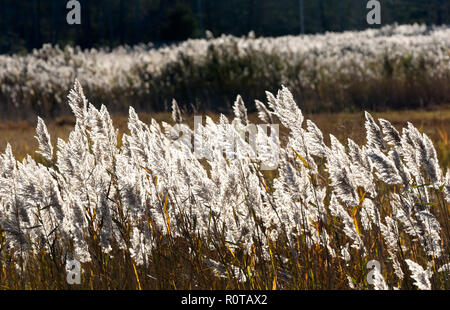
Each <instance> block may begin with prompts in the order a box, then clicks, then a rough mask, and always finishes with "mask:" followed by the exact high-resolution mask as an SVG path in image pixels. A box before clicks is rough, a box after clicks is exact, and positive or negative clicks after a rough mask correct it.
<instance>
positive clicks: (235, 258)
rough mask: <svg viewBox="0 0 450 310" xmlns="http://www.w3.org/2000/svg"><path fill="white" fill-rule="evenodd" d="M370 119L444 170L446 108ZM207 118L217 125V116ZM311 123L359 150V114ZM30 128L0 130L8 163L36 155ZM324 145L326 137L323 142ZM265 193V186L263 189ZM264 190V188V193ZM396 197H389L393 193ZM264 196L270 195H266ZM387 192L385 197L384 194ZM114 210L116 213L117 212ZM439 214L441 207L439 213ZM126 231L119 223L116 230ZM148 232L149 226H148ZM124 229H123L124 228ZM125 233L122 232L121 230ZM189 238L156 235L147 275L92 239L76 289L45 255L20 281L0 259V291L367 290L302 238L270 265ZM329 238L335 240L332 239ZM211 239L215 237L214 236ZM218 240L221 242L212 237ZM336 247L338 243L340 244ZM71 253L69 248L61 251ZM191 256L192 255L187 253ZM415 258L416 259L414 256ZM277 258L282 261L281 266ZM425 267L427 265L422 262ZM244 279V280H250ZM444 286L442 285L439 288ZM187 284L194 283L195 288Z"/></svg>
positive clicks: (54, 131)
mask: <svg viewBox="0 0 450 310" xmlns="http://www.w3.org/2000/svg"><path fill="white" fill-rule="evenodd" d="M373 116H374V117H376V118H385V119H388V120H390V121H391V122H392V123H393V124H394V125H395V126H397V128H398V129H400V127H401V126H404V125H405V124H406V122H407V121H410V122H412V123H413V124H414V125H415V126H416V127H417V128H419V129H420V130H421V131H422V132H425V133H427V134H428V135H429V136H430V138H431V139H432V140H433V142H434V143H435V145H436V147H437V150H438V153H439V154H438V156H439V160H440V163H441V164H442V165H444V166H445V167H444V168H447V167H448V166H449V162H450V145H449V140H448V136H449V134H450V108H444V109H442V110H440V111H433V112H429V111H428V112H427V111H402V112H390V113H373ZM151 117H153V118H155V119H156V120H158V121H167V122H170V114H168V113H161V114H156V115H150V114H141V115H140V118H141V120H143V121H144V122H148V121H149V120H150V118H151ZM211 117H212V118H213V119H215V120H217V118H218V115H214V114H212V115H211ZM306 117H307V118H310V119H312V120H313V121H314V122H316V124H317V125H318V126H319V128H321V129H322V131H323V133H324V135H325V136H328V134H329V133H333V134H334V135H335V136H336V137H337V138H338V139H340V140H341V141H342V142H345V140H344V139H346V138H352V139H354V140H355V141H356V142H357V143H360V144H362V143H364V139H365V130H364V114H363V113H362V112H360V113H354V114H349V113H338V114H314V115H306ZM250 119H251V121H252V122H254V123H258V121H257V117H256V115H255V114H252V115H250ZM113 120H114V124H115V126H117V127H118V128H119V129H120V131H121V132H122V133H123V132H126V131H127V129H126V124H127V118H126V117H125V116H116V117H114V118H113ZM46 122H47V124H48V129H49V132H50V134H51V135H52V139H53V141H56V138H57V137H60V138H63V139H66V138H67V136H68V134H69V132H70V130H71V129H72V128H73V122H74V120H73V119H70V118H59V119H56V120H53V121H47V120H46ZM186 123H187V124H189V125H192V124H193V119H192V117H190V118H188V119H187V120H186ZM34 127H35V124H34V123H31V122H15V123H12V122H10V123H5V122H4V123H2V124H1V125H0V148H2V149H4V147H5V146H6V143H7V142H8V141H9V142H10V143H11V145H12V147H13V152H14V155H15V156H17V157H18V158H19V159H20V158H23V157H24V156H25V155H26V154H27V153H32V152H33V151H34V150H36V148H37V142H36V141H35V139H34V138H33V136H34ZM327 139H328V137H327ZM269 187H270V184H269ZM266 188H267V187H266ZM389 190H390V189H389V188H387V187H386V188H384V189H383V188H381V191H380V193H381V194H380V195H381V196H380V201H379V204H380V206H381V209H380V212H381V215H382V216H385V215H386V214H389V213H390V212H391V210H390V204H389V201H388V198H387V197H388V195H385V194H386V193H388V192H389ZM394 190H395V189H394ZM268 191H270V190H269V189H268ZM384 192H386V193H384ZM169 199H171V197H169V196H162V197H161V202H162V203H163V204H164V205H165V206H166V205H167V203H168V200H169ZM117 207H118V208H119V207H120V205H118V206H117ZM444 209H445V203H444V205H443V206H442V210H444ZM436 212H438V213H439V214H440V217H439V221H440V222H441V223H442V221H444V222H445V220H446V218H445V216H444V215H443V214H444V213H445V212H444V213H442V212H443V211H442V212H441V210H440V209H439V210H438V211H436ZM352 217H353V220H354V221H355V224H356V226H357V227H359V224H358V221H360V220H359V219H358V218H357V209H355V210H354V212H353V213H352ZM119 224H121V225H125V223H119ZM335 224H336V223H334V224H333V225H331V226H330V232H331V234H330V236H332V238H333V239H334V238H337V239H336V242H339V241H340V239H339V238H342V237H339V236H338V234H337V232H335V231H334V230H335V228H333V227H334V225H335ZM148 225H149V226H151V222H149V223H148ZM123 227H125V226H123ZM124 230H126V229H124ZM185 233H186V234H187V235H188V237H189V238H173V237H171V236H170V234H169V235H168V236H167V235H165V236H163V235H160V234H159V233H158V232H157V231H154V234H155V239H156V246H155V247H154V249H153V252H152V255H151V256H152V261H151V263H150V265H149V266H148V267H147V268H143V267H137V266H136V265H135V264H134V263H133V261H132V260H131V258H130V256H129V253H127V252H126V251H124V250H119V249H117V247H116V246H115V245H114V244H113V248H114V251H113V252H112V254H113V256H110V255H109V254H104V253H102V251H101V250H99V244H98V240H97V239H98V238H95V232H93V234H94V238H92V239H90V240H89V247H90V248H91V249H92V251H94V252H95V253H96V255H95V257H94V259H93V260H92V261H91V262H89V263H86V264H83V266H82V268H83V273H82V284H81V285H73V286H71V285H69V284H67V282H66V273H65V269H64V268H65V266H64V265H63V262H62V260H61V259H62V255H60V254H61V253H59V252H57V253H55V254H56V255H54V256H53V255H50V254H49V253H45V252H42V253H37V254H33V259H31V260H29V261H28V262H26V263H25V264H26V266H27V272H25V273H24V274H22V275H21V273H20V270H17V268H16V262H14V261H10V260H11V256H10V255H9V254H8V253H6V252H4V253H2V256H1V259H0V287H1V288H6V289H198V288H202V289H277V288H279V287H284V288H290V289H342V288H347V287H348V286H347V283H348V279H347V278H346V276H348V277H351V278H352V279H353V281H354V282H355V283H360V284H361V285H362V286H363V288H367V287H368V285H367V283H366V278H365V275H366V273H367V270H366V269H365V268H366V267H365V266H366V264H367V261H366V259H367V258H364V257H362V256H361V255H358V253H356V254H355V255H352V257H353V259H352V262H351V264H342V263H341V262H339V261H337V260H336V261H335V260H333V259H330V257H328V255H327V253H326V251H324V249H323V248H320V247H313V248H311V249H308V248H305V240H304V236H303V235H299V236H298V238H297V244H292V245H291V244H288V243H287V242H286V240H284V239H283V237H280V238H281V240H279V241H278V242H277V243H276V244H275V243H272V242H270V249H269V251H270V261H269V262H261V261H259V262H258V261H257V260H255V257H258V251H259V250H260V249H258V246H255V248H254V253H251V254H244V253H243V252H242V251H240V250H239V249H238V250H234V251H232V250H231V249H230V248H228V246H227V243H226V242H224V240H218V241H219V242H218V246H217V249H216V251H212V250H210V249H209V248H208V247H207V246H205V244H206V243H207V242H208V240H202V239H201V238H198V237H197V236H196V235H195V233H193V232H192V231H189V230H188V229H187V230H186V231H185ZM335 233H336V235H335ZM216 237H217V236H216ZM218 238H220V236H219V237H218ZM363 238H364V242H365V243H366V244H370V245H371V248H370V252H371V253H372V255H374V257H378V258H380V259H381V261H382V262H384V260H385V259H386V254H385V253H383V251H384V249H383V245H382V241H381V239H380V238H379V235H377V234H376V232H375V233H374V232H371V233H370V234H369V235H365V236H363ZM2 240H4V235H3V234H2V232H1V231H0V245H1V244H2ZM341 241H342V240H341ZM443 242H444V243H447V242H448V236H447V237H446V238H444V240H443ZM68 246H70V245H68ZM291 246H292V247H294V248H295V249H296V250H297V251H298V253H299V256H298V257H293V256H292V248H291ZM411 246H413V247H414V249H415V250H414V251H413V252H414V253H415V254H414V257H413V258H414V260H415V261H423V260H424V255H423V253H420V251H419V249H418V248H417V249H416V248H415V245H414V244H411ZM189 249H191V251H189ZM416 251H417V252H416ZM204 257H208V258H211V259H214V260H216V261H223V262H226V264H227V265H228V266H231V265H232V266H238V267H239V268H240V269H241V270H250V268H251V269H253V270H256V273H255V274H254V275H252V276H249V279H250V280H249V281H247V282H246V283H239V282H237V280H236V279H235V278H234V277H233V276H229V277H228V278H218V277H214V275H213V274H212V272H211V271H210V270H209V268H208V266H207V265H206V264H205V262H204V260H203V258H204ZM281 257H286V258H289V259H288V262H287V263H286V262H284V261H283V260H282V259H281ZM425 259H426V258H425ZM280 267H283V268H284V270H287V271H288V273H289V275H287V276H285V275H284V274H283V273H279V272H277V270H278V269H279V268H280ZM392 272H393V271H392V270H391V268H388V269H386V271H385V273H386V274H392ZM249 274H250V273H249ZM434 281H435V283H434V284H433V285H434V287H435V288H446V287H448V284H445V283H443V282H442V279H435V280H434ZM444 281H445V280H444ZM193 283H196V284H195V285H194V284H193ZM390 285H401V288H406V289H411V288H413V285H412V282H411V280H410V279H409V280H405V281H404V282H402V283H392V282H391V283H390Z"/></svg>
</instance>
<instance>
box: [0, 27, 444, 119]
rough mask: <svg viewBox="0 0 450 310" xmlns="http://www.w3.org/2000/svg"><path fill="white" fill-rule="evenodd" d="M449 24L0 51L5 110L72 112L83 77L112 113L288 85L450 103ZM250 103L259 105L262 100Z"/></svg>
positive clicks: (352, 99) (302, 96)
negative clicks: (70, 95) (71, 93)
mask: <svg viewBox="0 0 450 310" xmlns="http://www.w3.org/2000/svg"><path fill="white" fill-rule="evenodd" d="M449 34H450V30H449V29H448V28H446V27H439V28H428V27H426V26H420V25H405V26H386V27H383V28H381V29H377V30H375V29H372V30H365V31H361V32H343V33H327V34H321V35H307V36H285V37H279V38H255V37H254V36H253V35H249V36H247V37H241V38H238V37H233V36H221V37H219V38H208V39H198V40H188V41H186V42H183V43H181V44H179V45H174V46H168V47H162V48H158V49H155V48H152V45H151V44H148V45H140V46H135V47H128V46H123V47H119V48H117V49H114V50H112V51H108V50H104V49H100V50H95V49H91V50H84V51H82V50H80V49H79V48H72V47H66V48H65V49H64V50H62V49H60V48H59V47H57V46H55V47H52V46H50V45H45V46H43V47H42V48H41V49H39V50H35V51H34V52H33V53H32V54H29V55H11V56H0V85H1V87H0V107H1V108H2V110H3V112H4V115H8V117H9V116H16V117H27V116H28V117H29V116H30V115H34V114H35V113H38V114H40V115H45V116H57V115H61V114H65V113H67V112H68V111H67V108H66V105H65V103H64V98H65V97H66V95H67V89H69V88H70V86H71V83H72V82H73V80H74V79H75V78H78V79H79V80H80V81H81V83H82V85H83V86H84V89H85V92H86V94H87V95H88V96H89V97H90V98H92V100H93V101H94V102H96V103H105V104H107V105H108V108H109V109H110V110H111V111H119V112H120V111H125V112H126V111H127V109H128V107H129V104H130V103H132V104H133V106H134V108H136V109H138V110H146V111H162V110H165V109H166V107H168V106H170V102H171V100H172V98H175V99H177V101H178V102H179V103H180V104H181V105H182V106H183V107H184V109H185V110H189V111H196V110H213V111H219V112H223V111H226V110H228V109H229V108H230V107H231V105H232V103H233V101H234V96H235V95H236V94H237V93H239V94H241V96H242V97H243V98H244V99H246V100H250V99H251V100H253V99H260V100H263V99H264V96H265V95H264V92H265V91H266V90H269V91H271V92H275V91H276V90H277V88H278V87H279V86H280V85H285V86H286V87H289V89H290V90H291V91H292V94H293V95H294V98H295V99H296V100H297V101H298V102H301V105H302V106H301V107H302V109H303V110H304V111H306V112H323V111H342V110H346V111H348V110H364V109H366V110H367V109H370V110H384V109H404V108H410V109H411V108H416V107H430V106H433V105H439V104H448V103H449V102H450V89H449V85H450V67H449V64H450V53H449V48H450V39H449V38H450V35H449ZM249 109H251V110H254V109H255V107H254V106H253V105H251V106H249Z"/></svg>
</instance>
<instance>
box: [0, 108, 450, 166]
mask: <svg viewBox="0 0 450 310" xmlns="http://www.w3.org/2000/svg"><path fill="white" fill-rule="evenodd" d="M371 114H372V115H373V116H374V117H376V118H385V119H387V120H389V121H390V122H391V123H392V124H393V125H394V126H396V127H397V128H402V127H404V126H405V125H406V123H407V122H411V123H412V124H413V125H414V126H415V127H417V128H418V129H419V130H420V131H421V132H424V133H426V134H427V135H428V136H429V137H430V138H431V139H432V141H433V142H434V144H435V147H436V149H437V151H438V157H439V160H440V163H441V165H442V166H443V167H442V168H446V167H448V166H449V165H450V107H449V106H445V107H442V108H441V109H439V110H434V111H426V110H408V111H390V112H382V113H377V112H373V113H371ZM207 115H209V116H210V117H211V118H212V119H213V120H214V121H217V120H218V115H217V114H214V113H208V114H207ZM305 116H306V117H307V118H309V119H311V120H313V121H314V122H315V123H316V124H317V125H318V126H319V128H321V129H322V131H323V133H324V137H325V139H326V141H327V142H329V137H328V134H330V133H332V134H333V135H335V136H336V137H337V138H338V139H339V140H340V141H341V142H345V140H346V139H347V138H350V139H353V140H354V141H355V142H357V143H358V144H363V143H364V142H365V141H364V140H365V132H364V131H361V130H364V114H363V112H357V113H318V114H306V115H305ZM139 117H140V118H141V120H142V121H144V122H147V123H148V122H149V121H150V119H151V118H154V119H155V120H157V121H158V122H161V121H166V122H171V116H170V114H169V113H158V114H149V113H140V114H139ZM185 118H186V120H185V122H186V123H187V124H188V125H190V126H193V124H194V120H193V117H185ZM249 119H250V120H251V121H252V122H254V123H260V121H259V120H258V118H257V116H256V114H251V115H250V116H249ZM45 121H46V123H47V126H48V130H49V133H50V135H51V137H52V140H53V141H52V142H53V143H56V140H57V138H62V139H67V137H68V136H69V133H70V131H71V130H72V129H73V125H74V122H75V119H74V118H57V119H55V120H45ZM113 121H114V125H115V126H116V127H117V128H119V130H120V132H121V133H123V132H127V130H128V129H127V117H126V116H117V115H116V116H115V117H113ZM35 126H36V121H33V122H32V121H17V122H11V121H4V122H2V123H0V150H4V149H5V147H6V144H7V143H8V142H9V143H10V144H11V146H12V149H13V153H14V155H15V156H16V158H18V159H22V158H24V157H25V156H26V155H27V154H30V155H31V156H33V157H34V151H35V150H36V149H37V146H38V144H37V141H36V139H35V138H34V135H35Z"/></svg>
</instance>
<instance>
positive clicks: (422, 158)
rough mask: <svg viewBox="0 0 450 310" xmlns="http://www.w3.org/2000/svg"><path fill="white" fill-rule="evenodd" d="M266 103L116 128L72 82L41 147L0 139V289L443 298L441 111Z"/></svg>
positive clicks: (14, 136)
mask: <svg viewBox="0 0 450 310" xmlns="http://www.w3.org/2000/svg"><path fill="white" fill-rule="evenodd" d="M235 95H237V94H235ZM265 96H266V97H265V99H263V100H262V102H261V101H258V102H257V103H256V104H255V107H256V109H257V112H256V113H254V114H250V113H248V111H247V108H246V105H247V101H246V100H242V98H241V97H240V96H238V97H237V99H236V97H235V99H236V100H234V103H233V105H232V111H233V112H234V113H233V114H232V115H230V114H228V115H227V116H226V115H223V114H214V115H212V114H211V115H210V116H204V117H203V122H202V124H201V125H199V126H197V128H195V127H194V126H192V124H193V122H192V115H187V114H186V113H182V112H181V111H180V108H179V106H178V104H177V103H176V102H175V101H174V102H172V103H171V104H170V106H171V111H172V115H171V118H172V119H171V120H169V118H168V115H167V114H155V115H152V114H145V115H144V117H142V118H140V117H139V116H138V114H137V113H136V112H135V110H134V109H133V108H130V109H129V116H128V119H127V121H125V120H124V119H123V117H116V118H114V123H115V124H114V123H113V118H112V117H111V115H110V114H109V112H108V109H107V108H106V107H105V106H101V108H96V107H95V106H94V105H91V104H90V103H89V102H88V99H89V97H88V96H85V94H84V91H83V88H82V86H81V84H80V83H79V82H76V83H75V85H74V86H73V88H72V90H71V92H70V95H69V97H68V107H69V108H70V110H72V112H73V115H74V116H75V118H74V119H73V118H59V119H56V120H53V121H51V122H50V123H51V125H50V126H49V127H48V128H47V126H46V124H45V122H44V121H43V120H42V119H38V122H37V125H36V133H35V134H34V135H35V136H36V137H35V138H36V144H33V143H32V142H31V141H29V140H21V139H20V137H22V136H26V137H27V138H26V139H30V138H31V137H32V135H31V134H30V131H29V125H28V123H27V122H23V123H16V124H15V126H16V128H11V127H3V128H0V132H2V133H4V134H3V138H2V139H7V140H10V141H11V143H12V144H16V145H17V147H21V149H18V148H16V147H14V148H11V146H10V144H7V146H6V148H5V151H4V153H2V154H1V155H0V287H1V288H6V289H36V288H40V289H71V288H83V289H118V288H122V289H124V288H125V289H421V290H425V289H449V286H450V281H449V272H450V262H449V254H450V253H449V239H450V236H449V233H450V230H449V211H450V210H449V204H450V169H449V153H450V146H449V141H448V135H449V132H450V128H449V119H450V115H449V113H450V112H449V110H448V108H441V109H439V110H437V111H435V112H429V111H428V112H425V111H406V112H404V111H402V112H392V113H386V114H382V113H367V112H366V113H355V114H349V113H340V114H313V115H311V117H310V119H309V118H308V119H307V118H306V117H305V115H304V114H303V113H302V110H301V109H300V108H299V105H298V104H297V103H296V101H295V100H294V96H293V94H292V93H291V92H290V91H289V90H288V88H286V87H283V88H281V89H279V90H277V91H276V92H273V93H271V92H267V93H265ZM87 98H88V99H87ZM97 103H99V102H97ZM300 106H301V103H300ZM257 118H258V119H257ZM257 124H258V126H257ZM261 124H272V125H273V124H279V125H280V131H279V135H276V134H275V133H276V132H277V131H276V130H274V129H273V128H272V127H271V128H270V131H269V132H266V131H264V130H263V129H262V128H263V127H262V126H260V125H261ZM11 126H12V125H11ZM269 127H270V126H269ZM117 128H119V129H117ZM320 128H322V129H323V130H321V129H320ZM8 130H9V131H8ZM20 131H22V132H23V133H22V134H18V132H20ZM8 132H9V133H8ZM49 132H50V133H52V136H50V133H49ZM250 133H253V135H252V134H250ZM8 134H9V136H8ZM54 135H57V136H59V137H58V139H56V138H57V137H55V136H54ZM5 137H9V138H5ZM26 141H29V142H26ZM0 142H1V143H2V146H4V144H5V141H0ZM24 145H28V149H23V146H24ZM36 146H37V147H38V152H37V153H33V154H32V152H33V151H34V150H35V148H36ZM26 153H30V155H32V156H30V155H25V154H26ZM14 154H15V155H14ZM16 157H17V158H19V159H20V160H18V159H16ZM267 163H269V164H271V165H273V164H274V163H275V164H276V165H275V166H274V167H273V168H272V169H270V170H267V169H264V168H263V167H265V166H267ZM73 259H76V260H77V261H79V262H80V263H81V269H82V273H81V284H79V285H69V284H68V283H67V281H66V280H67V279H66V276H67V270H66V268H67V262H68V261H70V260H73ZM371 261H377V262H378V264H379V268H377V267H375V268H374V267H373V266H374V264H373V263H371ZM375 265H377V263H375Z"/></svg>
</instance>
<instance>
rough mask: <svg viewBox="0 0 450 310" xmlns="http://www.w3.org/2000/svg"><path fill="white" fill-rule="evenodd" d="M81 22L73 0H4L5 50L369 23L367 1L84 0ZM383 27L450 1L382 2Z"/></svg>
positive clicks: (427, 19)
mask: <svg viewBox="0 0 450 310" xmlns="http://www.w3.org/2000/svg"><path fill="white" fill-rule="evenodd" d="M79 1H80V3H81V16H82V24H81V25H68V24H67V22H66V15H67V13H68V10H67V9H66V3H67V0H20V1H19V0H0V52H1V53H12V52H21V51H27V50H31V49H33V48H38V47H41V46H42V44H43V43H52V44H60V45H66V44H72V45H79V46H81V47H83V48H87V47H98V46H110V47H114V46H117V45H120V44H129V45H132V44H136V43H139V42H149V41H152V42H155V43H157V44H158V43H167V42H173V41H180V40H184V39H186V38H195V37H202V36H204V34H205V30H210V31H211V32H212V33H213V34H214V35H220V34H222V33H227V34H234V35H238V36H239V35H245V34H248V32H249V31H251V30H253V31H254V32H255V34H256V35H257V36H259V35H264V36H279V35H286V34H298V33H317V32H324V31H342V30H353V29H364V28H367V27H368V25H367V23H366V14H367V9H366V4H367V1H366V0H95V1H94V0H79ZM380 2H381V8H382V25H383V24H384V25H385V24H392V23H394V22H398V23H414V22H418V23H427V24H430V25H431V24H437V25H439V24H444V23H447V24H448V23H449V7H450V0H380Z"/></svg>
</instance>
